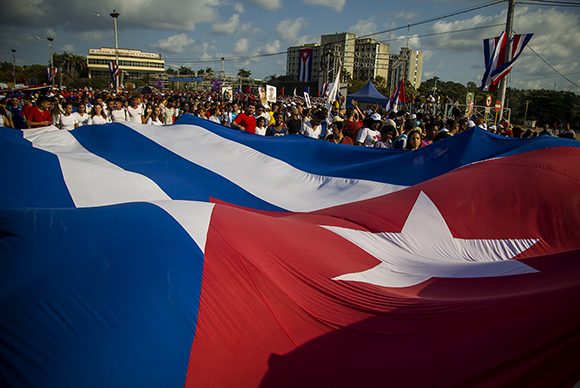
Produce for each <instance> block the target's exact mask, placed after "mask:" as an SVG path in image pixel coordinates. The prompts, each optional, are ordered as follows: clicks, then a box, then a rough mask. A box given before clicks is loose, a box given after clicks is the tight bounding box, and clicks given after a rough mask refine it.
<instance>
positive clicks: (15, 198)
mask: <svg viewBox="0 0 580 388" xmlns="http://www.w3.org/2000/svg"><path fill="white" fill-rule="evenodd" d="M0 181H2V182H4V183H3V184H4V185H6V186H9V187H6V186H4V187H2V189H1V190H0V207H5V208H18V207H74V202H73V200H72V198H71V196H70V194H69V191H68V189H67V187H66V184H65V181H64V179H63V176H62V171H61V169H60V164H59V162H58V158H57V157H56V156H55V155H53V154H51V153H49V152H46V151H42V150H39V149H36V148H33V147H32V144H31V143H30V142H29V141H27V140H25V139H24V138H23V137H22V132H21V131H19V130H14V129H10V128H4V127H2V128H0ZM39 193H42V194H41V195H39Z"/></svg>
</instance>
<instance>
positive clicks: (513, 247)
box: [0, 117, 580, 387]
mask: <svg viewBox="0 0 580 388" xmlns="http://www.w3.org/2000/svg"><path fill="white" fill-rule="evenodd" d="M1 129H2V131H0V181H1V182H2V186H1V190H0V311H1V315H0V380H1V385H2V386H3V387H9V386H42V387H47V386H48V387H137V386H152V387H183V386H186V387H225V386H235V387H254V386H258V385H262V386H267V387H270V386H271V387H284V386H287V387H298V386H314V385H323V386H350V387H359V386H417V385H423V386H425V385H429V386H442V385H463V386H474V385H500V384H505V385H508V384H509V385H514V386H519V385H521V386H524V385H529V384H534V385H538V386H554V385H573V384H575V383H576V382H577V381H578V379H579V378H580V314H579V313H578V295H580V263H579V259H580V257H579V255H580V238H579V235H578V230H579V227H580V221H579V220H580V206H579V203H580V190H579V188H580V187H579V182H580V169H578V166H580V148H579V147H578V145H577V143H576V142H574V141H572V140H564V139H557V138H551V137H540V138H535V139H532V140H519V139H509V138H504V137H499V136H496V135H493V134H490V133H487V132H485V131H480V130H476V129H473V130H471V131H468V132H465V133H463V134H461V135H458V136H454V137H451V138H449V139H446V140H444V141H441V142H438V143H436V144H434V145H431V146H428V147H425V148H422V149H419V150H418V151H407V152H405V151H399V150H382V149H367V148H364V147H351V146H343V145H337V144H330V143H328V142H323V141H316V140H312V139H307V138H303V137H299V136H286V137H283V138H264V137H259V136H253V135H250V134H247V133H243V132H237V131H234V130H230V129H228V128H225V127H221V126H219V125H217V124H213V123H210V122H208V121H205V120H202V119H198V118H193V117H187V118H185V119H183V120H181V121H180V122H178V124H176V125H173V126H166V127H150V126H146V125H140V124H108V125H103V126H83V127H80V128H77V129H75V130H73V131H71V132H69V131H60V130H56V129H54V128H43V129H38V130H26V131H25V132H24V133H22V132H19V131H16V130H12V129H7V128H1Z"/></svg>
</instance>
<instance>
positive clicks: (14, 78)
mask: <svg viewBox="0 0 580 388" xmlns="http://www.w3.org/2000/svg"><path fill="white" fill-rule="evenodd" d="M10 50H11V51H12V80H13V81H14V87H16V49H10Z"/></svg>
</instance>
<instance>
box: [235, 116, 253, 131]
mask: <svg viewBox="0 0 580 388" xmlns="http://www.w3.org/2000/svg"><path fill="white" fill-rule="evenodd" d="M234 123H236V124H238V125H241V126H242V127H244V129H245V130H246V132H250V133H256V118H255V117H254V116H248V115H247V114H245V113H240V114H239V115H237V116H236V118H235V120H234Z"/></svg>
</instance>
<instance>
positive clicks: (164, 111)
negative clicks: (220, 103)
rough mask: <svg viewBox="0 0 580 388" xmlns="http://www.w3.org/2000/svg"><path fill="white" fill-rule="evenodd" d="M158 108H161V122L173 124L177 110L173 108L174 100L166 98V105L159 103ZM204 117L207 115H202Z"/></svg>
mask: <svg viewBox="0 0 580 388" xmlns="http://www.w3.org/2000/svg"><path fill="white" fill-rule="evenodd" d="M160 108H161V115H162V117H163V118H164V122H163V124H165V125H171V124H173V123H174V122H175V118H176V115H177V111H176V109H175V100H174V99H173V98H170V99H168V100H167V105H165V104H161V105H160ZM204 118H205V119H207V117H204Z"/></svg>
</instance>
